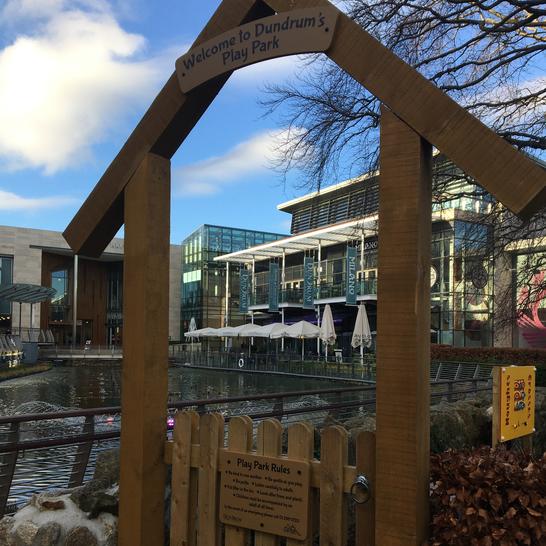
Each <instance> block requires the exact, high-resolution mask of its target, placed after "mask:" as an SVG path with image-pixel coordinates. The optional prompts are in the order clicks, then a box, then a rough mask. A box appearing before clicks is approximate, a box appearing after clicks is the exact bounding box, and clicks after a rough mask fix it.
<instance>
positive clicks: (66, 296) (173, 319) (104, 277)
mask: <svg viewBox="0 0 546 546" xmlns="http://www.w3.org/2000/svg"><path fill="white" fill-rule="evenodd" d="M180 261H181V258H180V246H178V245H171V260H170V265H169V266H168V267H169V275H170V288H169V292H170V294H169V296H170V307H169V335H170V337H171V340H179V339H180V305H179V301H180ZM11 283H26V284H35V285H42V286H48V287H53V288H55V290H56V295H55V296H54V297H53V299H52V300H51V302H47V303H42V304H41V305H39V306H38V305H36V306H34V308H33V309H32V316H31V313H30V308H29V306H28V305H23V306H22V314H21V327H22V328H23V329H25V328H41V329H43V330H48V329H49V330H51V332H52V333H53V335H54V337H55V341H56V342H57V343H58V344H60V345H70V344H72V342H73V333H74V330H75V332H76V340H75V342H76V344H78V345H79V344H81V343H84V342H85V341H87V340H91V343H92V344H93V345H112V344H121V343H122V340H123V239H114V240H112V242H111V243H110V244H109V245H108V247H107V248H106V250H105V251H104V253H103V254H102V256H101V257H100V258H98V259H92V258H86V257H84V256H74V254H73V253H72V251H71V250H70V248H69V246H68V244H67V243H66V241H65V240H64V238H63V236H62V234H61V233H60V232H56V231H46V230H38V229H29V228H19V227H9V226H0V287H2V286H4V285H7V284H11ZM74 320H75V324H74ZM74 326H75V328H74ZM18 327H19V305H18V304H11V303H8V302H0V329H1V330H6V331H7V330H14V329H17V328H18Z"/></svg>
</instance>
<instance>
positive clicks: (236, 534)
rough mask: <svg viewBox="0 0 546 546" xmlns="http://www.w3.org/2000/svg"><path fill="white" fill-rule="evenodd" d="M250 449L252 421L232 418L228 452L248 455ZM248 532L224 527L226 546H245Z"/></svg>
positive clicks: (248, 418)
mask: <svg viewBox="0 0 546 546" xmlns="http://www.w3.org/2000/svg"><path fill="white" fill-rule="evenodd" d="M251 449H252V419H251V418H250V417H248V416H246V415H245V416H243V417H234V418H233V419H231V420H230V422H229V436H228V451H235V452H239V453H248V452H249V451H250V450H251ZM248 537H249V532H248V531H247V530H245V529H242V528H240V527H232V526H231V525H226V544H229V545H230V546H246V544H247V541H248Z"/></svg>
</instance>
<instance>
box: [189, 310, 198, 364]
mask: <svg viewBox="0 0 546 546" xmlns="http://www.w3.org/2000/svg"><path fill="white" fill-rule="evenodd" d="M195 330H197V324H196V323H195V318H194V317H192V318H191V320H190V326H189V331H190V333H191V332H195ZM190 355H191V356H190V361H191V362H192V364H193V336H190Z"/></svg>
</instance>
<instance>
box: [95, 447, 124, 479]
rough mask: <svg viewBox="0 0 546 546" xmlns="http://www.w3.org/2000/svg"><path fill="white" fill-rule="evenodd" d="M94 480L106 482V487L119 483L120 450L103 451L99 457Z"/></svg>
mask: <svg viewBox="0 0 546 546" xmlns="http://www.w3.org/2000/svg"><path fill="white" fill-rule="evenodd" d="M93 480H100V481H102V482H104V484H105V487H109V486H111V485H113V484H114V483H118V482H119V449H109V450H107V451H101V452H100V453H99V454H98V455H97V462H96V465H95V472H94V474H93Z"/></svg>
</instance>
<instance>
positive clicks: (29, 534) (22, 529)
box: [14, 521, 38, 546]
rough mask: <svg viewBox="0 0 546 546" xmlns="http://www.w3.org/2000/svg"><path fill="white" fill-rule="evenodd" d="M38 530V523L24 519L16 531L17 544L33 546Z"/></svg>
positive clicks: (16, 545) (18, 545)
mask: <svg viewBox="0 0 546 546" xmlns="http://www.w3.org/2000/svg"><path fill="white" fill-rule="evenodd" d="M37 532H38V526H37V525H34V523H32V522H31V521H23V523H21V524H20V525H18V526H17V529H16V530H15V533H14V538H15V541H14V542H15V546H32V542H33V540H34V537H35V536H36V533H37Z"/></svg>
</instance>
